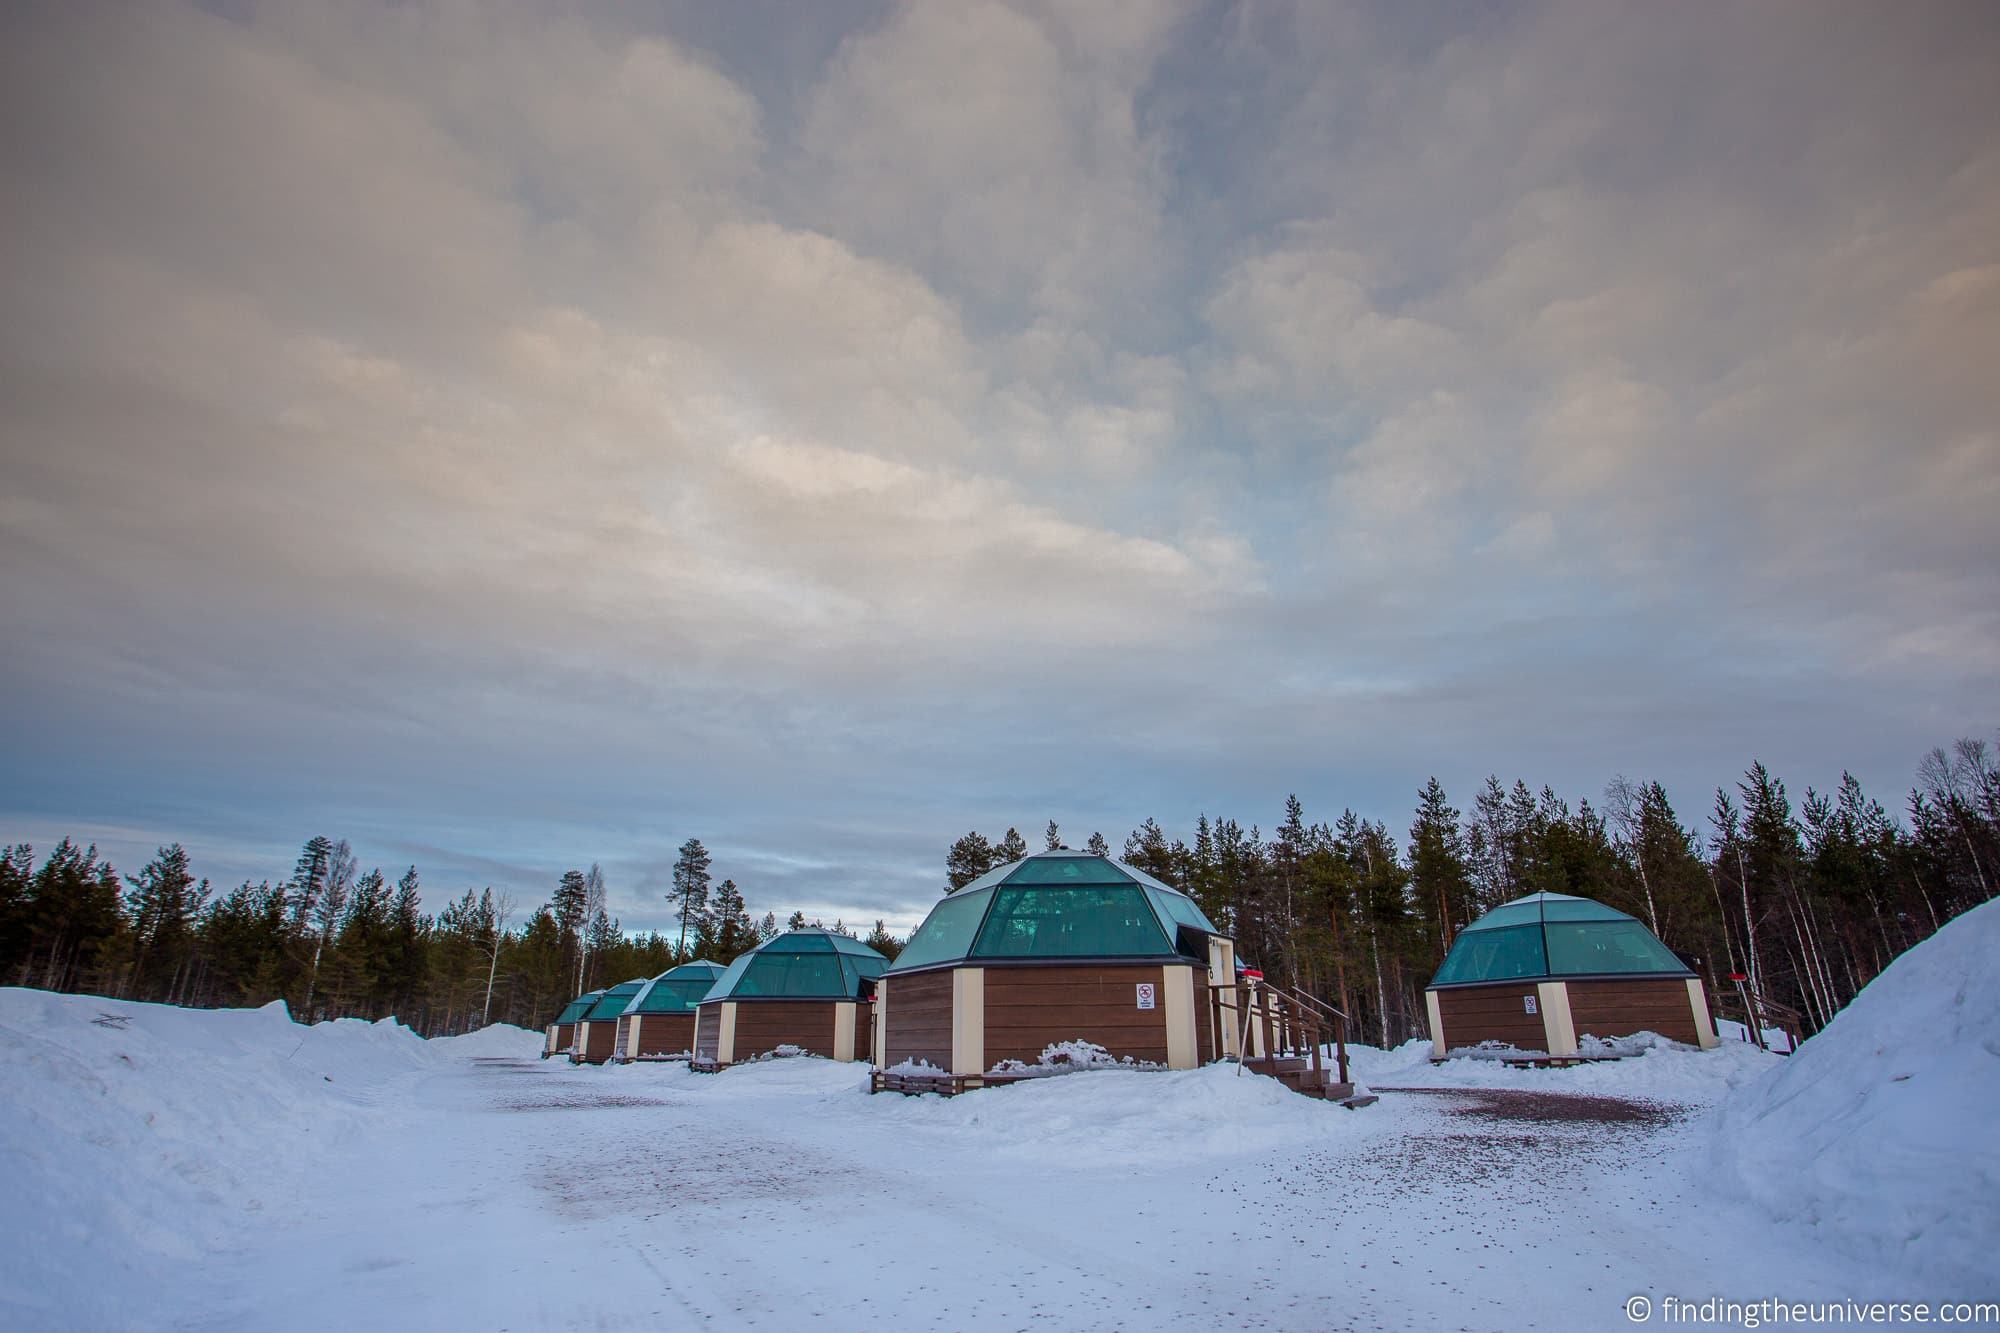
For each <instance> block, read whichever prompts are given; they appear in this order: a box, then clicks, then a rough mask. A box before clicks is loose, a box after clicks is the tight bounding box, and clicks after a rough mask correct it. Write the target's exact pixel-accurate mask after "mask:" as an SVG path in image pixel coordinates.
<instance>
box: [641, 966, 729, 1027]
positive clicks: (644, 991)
mask: <svg viewBox="0 0 2000 1333" xmlns="http://www.w3.org/2000/svg"><path fill="white" fill-rule="evenodd" d="M722 971H723V969H722V964H720V963H711V962H709V961H708V960H707V959H706V958H697V959H695V960H694V961H693V962H692V963H682V964H681V965H680V966H679V967H670V968H668V969H667V970H666V971H664V972H662V973H660V975H658V976H657V977H654V978H653V979H652V980H651V981H649V982H647V983H646V984H645V985H643V986H641V987H640V988H639V992H638V994H636V995H634V996H633V997H632V1002H631V1003H630V1004H628V1005H626V1006H625V1012H626V1013H627V1014H691V1013H693V1012H694V1010H695V1006H696V1005H698V1004H700V1003H701V1000H702V997H703V996H704V995H707V994H708V992H709V989H710V988H711V987H713V986H714V985H715V979H716V978H717V977H719V976H721V975H722Z"/></svg>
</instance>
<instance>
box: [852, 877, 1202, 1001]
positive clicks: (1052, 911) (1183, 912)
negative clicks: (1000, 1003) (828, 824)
mask: <svg viewBox="0 0 2000 1333" xmlns="http://www.w3.org/2000/svg"><path fill="white" fill-rule="evenodd" d="M1181 926H1188V927H1190V928H1192V929H1194V930H1198V931H1201V932H1203V933H1205V934H1209V935H1219V934H1221V932H1220V931H1218V930H1217V929H1216V928H1215V926H1214V925H1213V924H1212V923H1210V921H1209V919H1208V918H1207V917H1206V916H1204V915H1203V914H1202V910H1201V908H1200V907H1199V906H1197V905H1196V904H1195V901H1194V899H1192V898H1190V897H1188V896H1187V895H1186V894H1184V893H1182V892H1181V891H1180V890H1178V889H1175V888H1172V887H1170V886H1168V885H1166V884H1162V883H1161V882H1160V881H1159V880H1157V879H1154V878H1153V877H1152V876H1151V875H1148V874H1146V873H1145V872H1144V871H1142V870H1137V869H1134V868H1133V867H1131V866H1128V865H1125V864H1124V863H1123V862H1120V861H1114V860H1112V859H1111V858H1110V857H1108V856H1094V855H1092V854H1091V853H1089V852H1067V851H1062V852H1037V853H1036V854H1035V855H1033V856H1028V857H1023V858H1022V859H1021V860H1019V861H1013V862H1010V863H1008V864H1007V865H1004V866H998V867H996V868H994V869H993V870H990V871H988V872H987V873H986V874H984V875H981V876H980V877H979V878H978V879H975V880H973V881H972V882H971V883H969V884H967V885H965V886H964V887H962V888H959V889H957V890H955V891H953V892H952V893H950V894H947V895H946V896H945V898H944V900H943V901H942V902H940V903H938V905H937V906H935V907H933V908H932V909H931V913H930V915H929V916H927V917H925V918H924V922H923V924H922V925H920V926H918V927H917V929H916V933H915V934H913V935H911V936H910V942H909V943H908V944H906V945H904V946H903V951H902V952H901V953H900V954H898V955H896V961H895V963H894V965H893V966H892V967H891V968H890V970H891V971H893V972H909V971H914V970H915V969H917V968H920V967H935V966H937V965H939V964H941V963H952V962H958V961H960V960H977V959H983V958H1052V959H1053V958H1171V957H1176V956H1178V954H1179V950H1178V948H1177V947H1176V941H1177V940H1178V938H1179V928H1180V927H1181Z"/></svg>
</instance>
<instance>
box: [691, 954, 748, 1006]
mask: <svg viewBox="0 0 2000 1333" xmlns="http://www.w3.org/2000/svg"><path fill="white" fill-rule="evenodd" d="M756 956H757V955H756V954H754V953H746V954H744V955H742V956H741V957H739V958H738V959H737V960H736V961H735V962H733V963H731V964H730V965H729V966H728V968H727V969H725V970H724V972H723V974H722V975H721V976H719V977H717V978H716V979H715V985H713V986H711V987H710V988H709V991H708V994H706V995H704V996H702V999H703V1000H721V999H726V998H728V996H729V993H730V992H731V991H733V990H734V989H735V988H736V983H737V981H738V980H739V979H740V978H741V977H742V976H743V972H744V969H746V968H748V967H749V966H750V960H751V959H753V958H755V957H756Z"/></svg>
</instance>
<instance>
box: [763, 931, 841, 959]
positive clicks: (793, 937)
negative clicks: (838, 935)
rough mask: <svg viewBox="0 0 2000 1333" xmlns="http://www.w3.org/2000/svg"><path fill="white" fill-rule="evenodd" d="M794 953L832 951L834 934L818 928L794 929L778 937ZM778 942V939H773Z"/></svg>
mask: <svg viewBox="0 0 2000 1333" xmlns="http://www.w3.org/2000/svg"><path fill="white" fill-rule="evenodd" d="M778 938H779V939H782V940H783V941H784V947H785V948H787V949H789V950H791V951H792V952H793V953H832V952H833V941H834V938H835V937H833V936H830V935H828V934H826V933H825V932H824V931H818V930H794V931H791V932H789V933H787V934H784V935H781V936H779V937H778ZM772 942H773V943H776V942H777V941H776V940H774V941H772Z"/></svg>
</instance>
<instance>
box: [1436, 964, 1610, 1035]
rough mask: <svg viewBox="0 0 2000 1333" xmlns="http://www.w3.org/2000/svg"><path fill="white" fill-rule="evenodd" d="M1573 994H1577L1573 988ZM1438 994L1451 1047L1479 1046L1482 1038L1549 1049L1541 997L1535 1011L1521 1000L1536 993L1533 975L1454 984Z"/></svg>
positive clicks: (1442, 1018)
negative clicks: (1503, 979) (1508, 979)
mask: <svg viewBox="0 0 2000 1333" xmlns="http://www.w3.org/2000/svg"><path fill="white" fill-rule="evenodd" d="M1571 993H1572V994H1574V993H1575V992H1574V989H1573V988H1572V991H1571ZM1435 994H1436V995H1437V998H1438V1017H1439V1019H1440V1020H1442V1021H1443V1023H1444V1040H1445V1047H1446V1049H1448V1050H1457V1049H1458V1048H1459V1047H1461V1046H1477V1045H1478V1044H1479V1043H1480V1042H1482V1041H1500V1042H1505V1043H1507V1044H1508V1045H1509V1046H1518V1047H1520V1048H1521V1049H1522V1050H1524V1051H1546V1050H1547V1049H1548V1048H1549V1039H1548V1034H1547V1030H1546V1029H1544V1028H1543V1026H1542V1015H1541V1012H1540V1011H1541V1005H1540V1003H1539V999H1540V997H1539V996H1536V998H1537V1001H1538V1003H1537V1004H1536V1006H1535V1009H1536V1012H1534V1013H1532V1014H1531V1013H1528V1012H1526V1008H1525V1006H1524V1005H1523V1004H1522V1003H1521V1001H1522V999H1523V998H1525V997H1527V996H1531V995H1535V994H1536V992H1535V982H1534V980H1533V979H1532V978H1531V979H1528V980H1523V981H1496V982H1494V983H1493V984H1492V985H1490V986H1455V987H1451V988H1449V989H1446V990H1440V991H1437V992H1435ZM1581 1030H1582V1029H1581V1028H1579V1029H1578V1031H1581Z"/></svg>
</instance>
